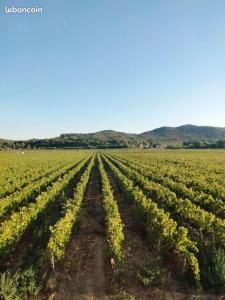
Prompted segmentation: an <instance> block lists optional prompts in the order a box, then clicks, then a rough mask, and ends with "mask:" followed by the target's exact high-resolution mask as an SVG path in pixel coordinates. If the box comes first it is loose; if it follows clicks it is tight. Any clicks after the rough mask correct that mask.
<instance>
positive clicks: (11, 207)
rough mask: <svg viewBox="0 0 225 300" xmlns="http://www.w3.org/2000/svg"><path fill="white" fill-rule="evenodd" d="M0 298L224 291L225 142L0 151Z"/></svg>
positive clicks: (211, 294) (219, 294)
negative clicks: (214, 146) (199, 146)
mask: <svg viewBox="0 0 225 300" xmlns="http://www.w3.org/2000/svg"><path fill="white" fill-rule="evenodd" d="M0 299H3V300H11V299H12V300H14V299H18V300H19V299H22V300H24V299H30V300H41V299H49V300H50V299H51V300H62V299H66V300H70V299H71V300H73V299H138V300H139V299H152V300H160V299H168V300H171V299H175V300H183V299H190V300H191V299H202V300H203V299H204V300H205V299H212V300H213V299H220V300H222V299H225V151H222V150H162V149H160V150H135V149H134V150H132V149H129V150H122V149H120V150H93V151H92V150H29V151H24V152H21V151H2V152H0Z"/></svg>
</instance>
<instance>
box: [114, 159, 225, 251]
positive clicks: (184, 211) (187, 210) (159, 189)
mask: <svg viewBox="0 0 225 300" xmlns="http://www.w3.org/2000/svg"><path fill="white" fill-rule="evenodd" d="M110 159H111V160H112V161H113V162H114V163H115V164H116V166H117V167H119V169H120V170H121V171H122V172H123V173H124V174H125V175H126V176H129V177H130V178H131V179H132V180H133V181H134V182H135V183H136V184H138V185H140V186H141V188H142V189H143V190H144V192H145V193H146V194H147V195H148V196H150V197H152V198H153V199H154V200H155V201H157V203H158V204H159V205H160V206H161V207H163V208H166V209H170V210H172V212H175V213H176V214H178V215H179V216H181V217H182V218H183V220H186V221H187V222H190V223H191V224H193V225H194V226H196V227H197V228H198V229H200V230H202V231H205V232H207V233H210V232H213V233H214V236H215V238H216V241H217V242H218V243H219V244H220V245H221V246H222V247H224V246H225V222H224V221H223V220H221V219H219V218H216V216H215V215H214V214H212V213H209V212H207V211H205V210H203V209H201V208H200V207H199V206H196V205H195V204H193V203H192V202H191V201H190V200H188V199H181V198H177V197H176V194H175V193H173V192H171V191H170V190H169V189H167V188H165V187H163V186H162V185H160V184H157V183H154V182H152V181H149V180H148V179H146V178H145V177H144V176H142V175H141V174H140V173H138V172H136V171H134V170H132V169H130V168H129V167H127V166H125V165H124V164H122V163H120V162H118V161H116V160H115V159H113V158H110Z"/></svg>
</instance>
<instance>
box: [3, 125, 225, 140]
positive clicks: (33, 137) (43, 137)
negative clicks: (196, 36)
mask: <svg viewBox="0 0 225 300" xmlns="http://www.w3.org/2000/svg"><path fill="white" fill-rule="evenodd" d="M185 125H194V126H201V127H217V128H224V129H225V126H224V127H221V126H211V125H196V124H181V125H178V126H166V125H164V126H160V127H157V128H151V129H149V130H144V131H142V132H128V131H121V130H114V129H113V128H108V129H107V128H106V129H101V130H98V131H90V132H77V131H68V132H60V133H59V134H57V135H55V136H42V137H35V136H32V137H29V138H22V139H19V138H12V139H10V138H7V137H1V136H0V139H6V140H24V141H25V140H31V139H45V138H46V139H49V138H55V137H58V136H60V135H61V134H72V133H74V134H91V133H97V132H101V131H116V132H122V133H128V134H141V133H144V132H148V131H152V130H154V129H158V128H161V127H174V128H176V127H180V126H185Z"/></svg>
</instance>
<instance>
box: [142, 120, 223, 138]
mask: <svg viewBox="0 0 225 300" xmlns="http://www.w3.org/2000/svg"><path fill="white" fill-rule="evenodd" d="M140 136H141V137H142V138H143V139H145V140H146V139H150V138H152V139H154V140H157V141H177V142H183V141H199V140H200V141H203V140H205V141H208V142H213V141H216V140H220V139H225V128H224V127H212V126H196V125H191V124H190V125H182V126H179V127H160V128H156V129H154V130H151V131H147V132H144V133H141V134H140Z"/></svg>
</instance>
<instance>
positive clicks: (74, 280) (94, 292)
mask: <svg viewBox="0 0 225 300" xmlns="http://www.w3.org/2000/svg"><path fill="white" fill-rule="evenodd" d="M75 227H76V228H75V230H74V232H73V234H72V237H71V240H70V242H69V245H68V248H67V251H66V254H65V259H64V262H63V265H62V266H61V268H60V270H59V271H58V272H57V274H56V282H55V283H54V284H53V285H54V289H55V291H54V292H53V294H52V299H57V300H59V299H63V300H67V299H68V300H69V299H95V297H97V299H98V298H99V297H101V296H103V295H105V294H106V266H105V261H106V240H105V231H104V227H105V226H104V214H103V207H102V197H101V193H100V183H99V178H98V172H97V166H95V167H94V168H93V171H92V172H91V176H90V181H89V184H88V188H87V191H86V195H85V198H84V204H83V208H82V215H81V219H80V224H79V225H78V226H75Z"/></svg>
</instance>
